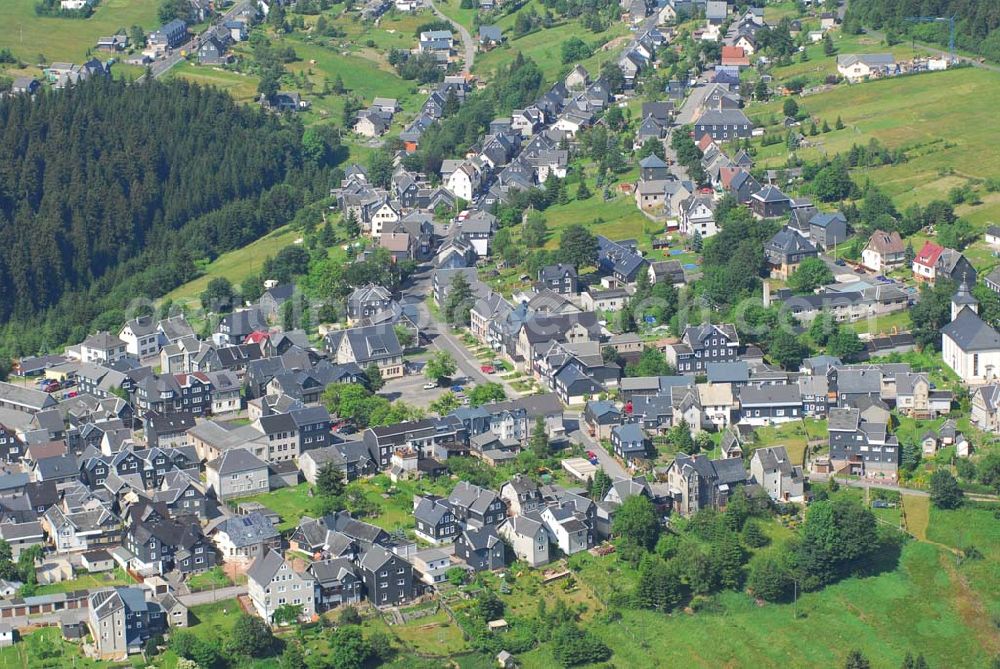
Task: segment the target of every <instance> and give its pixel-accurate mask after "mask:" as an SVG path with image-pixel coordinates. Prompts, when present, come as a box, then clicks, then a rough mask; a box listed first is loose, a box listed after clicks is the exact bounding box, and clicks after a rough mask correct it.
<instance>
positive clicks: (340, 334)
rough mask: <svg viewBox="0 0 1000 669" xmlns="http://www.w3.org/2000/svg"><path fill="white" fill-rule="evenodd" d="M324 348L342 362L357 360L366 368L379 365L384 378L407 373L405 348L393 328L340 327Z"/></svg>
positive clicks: (327, 338)
mask: <svg viewBox="0 0 1000 669" xmlns="http://www.w3.org/2000/svg"><path fill="white" fill-rule="evenodd" d="M324 347H325V349H326V350H327V351H328V352H329V353H330V354H331V356H332V357H333V359H334V361H335V362H337V363H339V364H347V363H351V362H353V363H355V364H357V365H358V366H359V367H361V368H362V369H366V368H367V367H368V366H369V365H371V364H375V365H378V368H379V371H380V372H381V373H382V377H383V378H386V379H393V378H398V377H400V376H403V348H402V347H401V346H400V345H399V340H398V339H397V338H396V332H395V330H394V329H393V328H387V327H378V326H366V327H358V328H350V329H347V330H337V331H334V332H331V333H329V334H328V335H327V336H326V338H325V339H324Z"/></svg>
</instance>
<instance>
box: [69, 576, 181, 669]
mask: <svg viewBox="0 0 1000 669" xmlns="http://www.w3.org/2000/svg"><path fill="white" fill-rule="evenodd" d="M87 626H88V627H89V628H90V637H91V638H92V639H93V640H94V650H95V651H96V653H97V655H98V656H99V657H100V658H102V659H105V660H124V659H125V658H126V657H127V656H128V655H131V654H134V653H139V652H141V651H142V649H143V646H144V645H145V644H146V642H147V641H148V640H149V639H150V638H151V637H152V636H154V635H156V634H161V633H163V632H164V631H166V627H167V624H166V619H165V616H164V615H163V609H162V608H161V606H160V604H159V603H157V602H154V601H147V599H146V591H145V590H144V589H143V588H113V589H109V590H99V591H97V592H94V593H91V594H90V596H89V598H88V602H87Z"/></svg>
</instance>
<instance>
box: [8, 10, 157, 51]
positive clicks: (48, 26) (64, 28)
mask: <svg viewBox="0 0 1000 669" xmlns="http://www.w3.org/2000/svg"><path fill="white" fill-rule="evenodd" d="M158 5H159V3H157V2H154V1H153V0H101V2H100V4H98V5H97V8H96V9H95V11H94V15H93V16H91V17H90V18H89V19H64V18H56V17H45V16H37V15H36V14H35V0H2V2H0V46H3V47H7V48H9V49H10V50H11V51H13V52H14V55H15V56H17V57H18V58H20V59H21V60H23V61H25V62H27V63H32V64H34V63H36V62H37V61H38V56H39V53H42V54H44V56H45V60H47V61H49V62H52V61H69V62H77V63H79V62H82V61H83V60H84V59H85V57H86V55H87V50H88V49H93V48H94V45H95V44H96V43H97V38H98V37H102V36H105V35H112V34H114V33H115V32H117V31H118V29H119V28H125V29H126V30H127V29H128V28H129V26H132V25H140V26H142V27H143V28H144V29H145V30H146V31H147V32H148V31H151V30H154V29H155V28H156V27H157V26H158V25H159V20H158V19H157V17H156V10H157V6H158Z"/></svg>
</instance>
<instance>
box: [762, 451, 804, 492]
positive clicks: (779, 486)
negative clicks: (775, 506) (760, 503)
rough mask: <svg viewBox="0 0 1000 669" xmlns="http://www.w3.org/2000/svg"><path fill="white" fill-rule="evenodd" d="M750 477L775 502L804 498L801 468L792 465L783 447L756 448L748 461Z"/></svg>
mask: <svg viewBox="0 0 1000 669" xmlns="http://www.w3.org/2000/svg"><path fill="white" fill-rule="evenodd" d="M750 476H751V477H752V478H753V480H754V482H755V483H757V485H759V486H760V487H762V488H763V489H764V490H766V491H767V494H768V496H769V497H770V498H771V499H773V500H774V501H776V502H799V501H802V500H803V499H804V498H805V491H804V481H805V479H804V477H803V476H802V467H800V466H797V465H794V464H792V461H791V460H790V459H789V457H788V451H786V450H785V447H784V446H772V447H770V448H758V449H757V450H755V451H754V452H753V457H752V458H751V459H750Z"/></svg>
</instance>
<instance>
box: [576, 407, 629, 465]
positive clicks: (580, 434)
mask: <svg viewBox="0 0 1000 669" xmlns="http://www.w3.org/2000/svg"><path fill="white" fill-rule="evenodd" d="M572 416H573V414H570V413H567V414H566V418H567V419H570V420H572V418H571V417H572ZM576 424H577V429H576V430H573V431H571V432H569V437H570V439H572V440H573V441H576V442H579V443H581V444H583V446H584V448H586V449H587V450H590V451H593V452H594V455H596V456H597V462H598V463H600V465H601V469H603V470H604V473H605V474H607V475H608V476H610V477H611V478H612V479H620V478H622V479H627V478H631V475H630V474H629V473H628V472H627V471H626V470H625V468H624V467H623V466H622V465H621V463H619V462H618V461H617V460H615V458H614V456H613V455H611V454H610V453H608V451H607V450H605V448H604V447H603V446H601V443H600V442H599V441H597V440H596V439H594V438H593V437H591V436H590V435H589V434H588V433H587V429H586V426H585V425H583V419H582V417H581V416H580V415H579V414H577V415H576Z"/></svg>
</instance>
